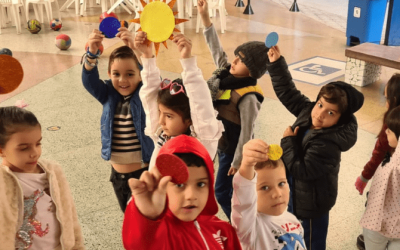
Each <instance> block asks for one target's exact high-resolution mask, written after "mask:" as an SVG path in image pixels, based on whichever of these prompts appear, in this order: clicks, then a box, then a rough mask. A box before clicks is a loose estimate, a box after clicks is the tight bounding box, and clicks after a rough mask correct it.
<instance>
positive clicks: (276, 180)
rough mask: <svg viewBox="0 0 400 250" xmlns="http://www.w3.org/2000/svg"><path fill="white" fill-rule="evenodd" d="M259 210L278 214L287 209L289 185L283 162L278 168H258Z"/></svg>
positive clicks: (274, 214)
mask: <svg viewBox="0 0 400 250" xmlns="http://www.w3.org/2000/svg"><path fill="white" fill-rule="evenodd" d="M256 188H257V211H258V212H260V213H263V214H268V215H273V216H278V215H281V214H282V213H283V212H285V211H286V209H287V206H288V203H289V192H290V190H289V185H288V183H287V180H286V172H285V167H284V166H283V164H282V163H280V165H279V166H278V167H276V168H267V167H264V168H262V169H259V170H257V186H256Z"/></svg>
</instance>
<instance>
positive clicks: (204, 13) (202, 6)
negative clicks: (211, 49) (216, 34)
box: [197, 0, 212, 28]
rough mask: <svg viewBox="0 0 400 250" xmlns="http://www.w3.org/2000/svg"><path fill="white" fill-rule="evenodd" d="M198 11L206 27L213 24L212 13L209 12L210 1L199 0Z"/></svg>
mask: <svg viewBox="0 0 400 250" xmlns="http://www.w3.org/2000/svg"><path fill="white" fill-rule="evenodd" d="M197 11H198V15H200V17H201V20H202V21H203V25H204V27H206V28H208V27H210V26H211V24H212V22H211V19H210V14H209V13H208V3H207V0H197Z"/></svg>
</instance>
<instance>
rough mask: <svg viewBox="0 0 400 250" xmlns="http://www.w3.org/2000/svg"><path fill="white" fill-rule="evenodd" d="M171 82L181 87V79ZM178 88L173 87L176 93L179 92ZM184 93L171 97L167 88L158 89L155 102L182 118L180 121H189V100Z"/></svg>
mask: <svg viewBox="0 0 400 250" xmlns="http://www.w3.org/2000/svg"><path fill="white" fill-rule="evenodd" d="M173 82H176V83H178V84H179V85H181V86H182V87H183V84H182V79H180V78H178V79H175V80H173ZM178 88H180V87H179V86H174V89H175V90H176V91H178V90H179V89H178ZM185 93H186V90H185ZM185 93H179V94H176V95H171V93H170V89H169V88H166V89H160V90H159V91H158V96H157V102H158V103H159V104H162V105H164V106H165V107H167V108H169V109H172V110H173V111H175V112H176V113H178V114H179V115H180V116H181V117H182V121H186V120H188V119H189V120H191V118H190V105H189V98H188V97H187V95H186V94H185Z"/></svg>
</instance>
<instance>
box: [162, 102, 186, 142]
mask: <svg viewBox="0 0 400 250" xmlns="http://www.w3.org/2000/svg"><path fill="white" fill-rule="evenodd" d="M158 109H159V119H158V123H159V124H160V126H161V128H162V130H163V131H164V133H165V134H166V135H167V136H178V135H181V134H183V133H185V132H186V131H187V129H188V127H189V126H190V124H191V121H190V120H186V121H183V120H182V116H181V115H180V114H178V113H177V112H175V111H173V110H172V109H169V108H167V107H166V106H164V105H162V104H158Z"/></svg>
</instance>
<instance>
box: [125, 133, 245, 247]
mask: <svg viewBox="0 0 400 250" xmlns="http://www.w3.org/2000/svg"><path fill="white" fill-rule="evenodd" d="M162 154H170V155H171V154H173V155H175V156H178V157H179V158H180V159H181V160H183V161H184V162H185V164H186V165H187V167H188V172H189V178H188V180H187V181H186V182H185V183H173V182H171V177H170V176H164V177H162V176H161V175H160V173H159V172H158V171H157V169H156V168H153V169H152V170H151V172H148V171H145V172H143V174H142V175H141V177H140V179H139V180H137V179H130V180H129V186H130V188H131V190H132V199H131V201H130V202H129V203H128V206H127V208H126V211H125V218H124V223H123V228H122V239H123V243H124V247H125V249H128V250H130V249H157V250H164V249H174V250H176V249H192V250H197V249H201V250H204V249H210V250H212V249H229V250H230V249H234V250H236V249H239V250H240V249H242V248H241V246H240V243H239V240H238V238H237V235H236V232H235V231H234V229H233V227H232V226H231V225H230V224H229V223H227V222H225V221H222V220H220V219H218V218H217V217H216V216H215V214H216V213H217V211H218V206H217V202H216V200H215V196H214V187H213V186H214V185H213V184H214V165H213V162H212V160H211V158H210V155H209V154H208V152H207V149H206V148H205V147H204V146H203V145H202V144H201V143H200V142H199V141H198V140H197V139H196V138H193V137H190V136H187V135H180V136H177V137H175V138H173V139H171V140H169V141H168V142H167V143H166V144H165V145H164V146H163V147H162V148H161V150H160V152H159V154H158V155H159V156H160V155H162ZM167 197H168V199H167Z"/></svg>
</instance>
